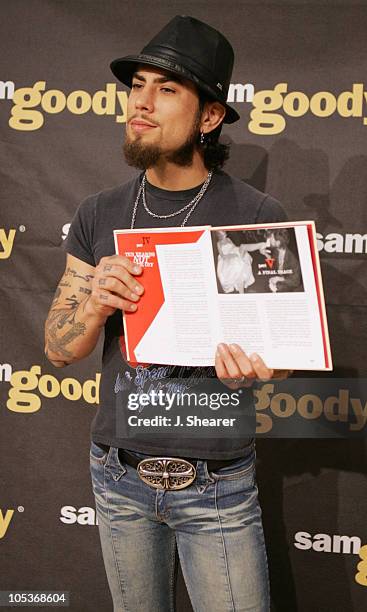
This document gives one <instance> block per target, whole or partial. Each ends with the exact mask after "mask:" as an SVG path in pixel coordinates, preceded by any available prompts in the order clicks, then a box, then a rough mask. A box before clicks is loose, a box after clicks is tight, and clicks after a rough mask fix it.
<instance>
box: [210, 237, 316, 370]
mask: <svg viewBox="0 0 367 612" xmlns="http://www.w3.org/2000/svg"><path fill="white" fill-rule="evenodd" d="M287 231H288V232H294V234H293V235H291V234H289V236H290V238H291V240H290V243H289V245H288V246H287V249H288V252H287V251H286V249H282V258H283V261H282V263H281V264H280V268H279V261H280V259H279V261H278V257H280V256H279V249H272V253H273V252H274V251H276V253H277V255H276V258H277V259H276V260H275V259H274V256H273V257H271V256H269V257H268V258H266V257H265V256H263V257H262V258H261V255H260V253H259V251H257V254H255V253H256V251H251V252H250V253H246V251H244V250H242V251H241V257H242V259H241V263H238V262H239V253H238V249H239V248H240V247H238V246H237V247H236V248H233V246H231V245H230V240H231V231H230V230H229V231H226V237H223V236H222V237H220V234H218V232H217V234H218V235H217V237H216V240H217V257H216V274H217V284H218V303H219V311H220V321H221V327H222V334H223V337H222V338H221V341H222V342H225V343H237V344H239V345H240V346H241V347H242V348H243V349H244V351H245V352H246V353H247V354H249V355H250V354H251V353H253V352H256V353H258V354H259V355H260V356H261V357H262V358H263V359H264V361H265V363H266V364H267V365H268V366H269V367H271V368H276V369H317V368H320V369H324V368H325V355H324V346H323V339H322V327H321V320H320V311H319V305H318V299H317V292H316V287H315V281H314V272H313V265H312V259H311V253H310V248H309V237H308V233H307V227H306V226H305V225H303V226H302V225H300V226H295V227H294V228H291V229H289V230H287ZM258 234H259V232H258V231H257V235H258ZM248 244H251V243H250V242H249V243H248ZM243 248H244V249H245V248H246V245H245V247H243ZM268 248H270V245H269V244H268ZM290 248H291V249H292V252H291V253H290V252H289V251H290ZM236 249H237V250H236ZM248 256H250V257H248ZM236 257H237V259H236ZM272 258H273V259H274V261H273V264H272V265H273V266H276V268H275V269H274V268H272V267H271V265H270V264H269V263H266V260H267V259H268V260H269V261H270V260H271V259H272ZM236 261H237V263H236ZM270 263H271V261H270ZM227 264H228V272H226V265H227ZM286 264H288V267H287V265H286ZM241 265H242V268H241ZM236 266H237V269H238V274H236ZM279 270H281V272H280V273H279ZM280 276H282V277H284V278H285V279H287V282H286V283H284V285H281V287H288V285H289V287H288V288H287V290H285V291H274V292H273V291H271V290H270V285H271V284H272V286H273V287H274V284H275V286H278V287H279V285H278V283H277V281H276V280H274V279H279V277H280ZM244 278H245V279H247V281H245V282H244V283H243V285H244V286H241V283H240V282H239V280H241V279H244ZM271 279H273V280H271ZM297 279H300V283H298V284H297V282H296V281H297ZM241 282H242V281H241ZM280 282H281V281H280V280H279V283H280ZM292 285H293V286H292ZM241 291H243V293H241Z"/></svg>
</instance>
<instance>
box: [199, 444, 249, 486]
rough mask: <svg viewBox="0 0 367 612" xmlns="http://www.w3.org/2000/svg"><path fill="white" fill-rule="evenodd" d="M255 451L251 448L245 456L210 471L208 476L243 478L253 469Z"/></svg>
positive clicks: (221, 478) (227, 478) (219, 478)
mask: <svg viewBox="0 0 367 612" xmlns="http://www.w3.org/2000/svg"><path fill="white" fill-rule="evenodd" d="M255 458H256V456H255V451H254V450H253V451H252V452H251V453H250V454H249V455H246V457H240V458H239V459H236V460H235V461H234V462H233V463H231V464H230V465H228V466H226V467H223V468H220V469H219V470H215V471H214V472H210V476H211V477H212V478H214V479H215V480H231V479H233V480H234V479H237V478H243V477H245V476H247V475H248V474H249V473H251V472H253V471H254V470H255Z"/></svg>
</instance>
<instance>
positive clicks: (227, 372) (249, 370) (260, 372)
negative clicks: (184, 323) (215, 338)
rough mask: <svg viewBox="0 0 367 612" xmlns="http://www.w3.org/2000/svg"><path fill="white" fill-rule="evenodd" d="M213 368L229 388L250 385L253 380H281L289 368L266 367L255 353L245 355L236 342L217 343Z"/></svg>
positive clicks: (287, 373)
mask: <svg viewBox="0 0 367 612" xmlns="http://www.w3.org/2000/svg"><path fill="white" fill-rule="evenodd" d="M215 370H216V373H217V376H218V378H219V380H220V381H221V382H222V383H223V384H225V385H226V386H227V387H229V388H230V389H240V388H241V387H251V385H252V384H253V383H254V382H255V380H260V381H266V380H269V379H271V378H275V379H277V380H283V379H284V378H287V377H288V375H289V374H290V372H291V371H290V370H273V369H272V368H268V367H267V366H266V365H265V363H264V361H263V360H262V359H261V357H260V356H259V355H257V353H253V354H252V355H250V356H247V355H246V353H245V352H244V351H243V350H242V349H241V347H240V346H238V344H229V345H228V344H224V343H221V344H218V347H217V352H216V354H215Z"/></svg>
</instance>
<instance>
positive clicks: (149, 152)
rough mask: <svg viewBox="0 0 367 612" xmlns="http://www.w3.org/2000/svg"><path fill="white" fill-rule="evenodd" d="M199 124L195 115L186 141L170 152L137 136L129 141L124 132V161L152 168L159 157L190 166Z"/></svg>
mask: <svg viewBox="0 0 367 612" xmlns="http://www.w3.org/2000/svg"><path fill="white" fill-rule="evenodd" d="M199 126H200V123H199V117H196V118H195V123H194V125H193V127H192V130H191V133H190V134H189V136H188V137H187V139H186V141H185V142H184V143H183V144H182V145H181V146H180V147H178V148H177V149H176V150H175V151H172V152H171V153H163V151H162V149H161V147H159V146H157V145H149V144H143V143H142V142H141V138H139V137H138V138H137V139H136V140H134V141H131V140H129V137H128V135H127V134H126V138H125V142H124V146H123V152H124V156H125V160H126V163H127V164H128V165H129V166H134V168H139V169H140V170H147V169H148V168H152V167H153V166H155V165H156V164H157V163H158V162H159V161H160V160H161V159H164V160H166V161H168V162H171V163H173V164H176V165H177V166H191V164H192V158H193V156H194V151H195V147H196V145H197V143H198V142H199Z"/></svg>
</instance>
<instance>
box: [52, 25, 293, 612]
mask: <svg viewBox="0 0 367 612" xmlns="http://www.w3.org/2000/svg"><path fill="white" fill-rule="evenodd" d="M232 66H233V50H232V47H231V46H230V44H229V43H228V41H227V40H226V39H225V38H224V37H223V36H222V35H221V34H220V33H219V32H217V31H216V30H214V29H213V28H211V27H210V26H208V25H206V24H205V23H202V22H200V21H198V20H196V19H193V18H191V17H175V18H174V19H173V20H172V21H171V22H170V23H169V24H168V25H166V26H165V27H164V28H163V30H162V31H161V32H159V34H157V35H156V36H155V37H154V38H153V40H152V41H151V42H150V43H148V45H147V46H146V47H145V48H144V49H143V51H142V53H140V54H138V55H136V56H128V57H125V58H120V59H117V60H115V61H114V62H112V64H111V68H112V71H113V72H114V74H115V75H116V76H117V77H118V78H119V79H120V80H121V81H122V82H123V83H125V84H127V85H129V86H131V87H132V90H131V94H130V97H129V102H128V118H127V126H126V140H125V145H124V153H125V158H126V160H127V162H128V163H129V164H130V165H133V166H136V167H138V168H140V169H142V170H143V172H142V173H141V174H140V175H139V176H138V177H136V178H134V179H133V180H131V181H130V182H128V183H127V184H125V185H122V186H118V187H116V188H114V189H110V190H107V191H104V192H101V193H99V194H96V195H93V196H91V197H89V198H87V199H86V200H85V201H84V202H83V203H82V204H81V206H80V207H79V209H78V211H77V213H76V215H75V217H74V220H73V222H72V224H71V228H70V232H69V238H68V242H67V251H68V256H67V263H66V269H65V274H64V276H63V278H62V279H61V281H60V284H59V287H58V289H57V292H56V296H55V300H54V302H53V305H52V306H51V310H50V313H49V316H48V320H47V323H46V354H47V356H48V358H49V359H50V361H51V362H52V363H53V364H54V365H55V366H57V367H58V366H63V365H66V364H68V363H73V362H74V361H77V360H79V359H82V358H83V357H85V356H86V355H88V354H89V353H90V352H91V351H92V350H93V348H94V347H95V345H96V342H97V340H98V337H99V335H100V333H101V330H102V329H104V331H105V343H104V351H103V364H102V378H101V388H100V398H101V399H100V408H99V411H98V413H97V415H96V417H95V419H94V421H93V424H92V432H91V437H92V442H91V455H90V456H91V475H92V484H93V490H94V494H95V498H96V507H97V512H98V519H99V530H100V537H101V545H102V551H103V557H104V563H105V567H106V572H107V577H108V581H109V586H110V589H111V594H112V598H113V603H114V610H119V611H120V610H121V611H122V610H129V611H130V612H154V611H155V612H166V611H170V610H173V609H174V582H175V567H176V560H175V555H176V546H177V550H178V554H179V557H180V561H181V566H182V570H183V575H184V578H185V581H186V585H187V589H188V592H189V595H190V598H191V602H192V606H193V608H194V610H195V611H198V610H210V612H226V611H227V610H228V611H229V610H237V611H238V610H252V611H255V610H256V611H257V612H259V611H265V610H268V609H269V589H268V574H267V562H266V552H265V545H264V537H263V531H262V524H261V511H260V508H259V504H258V499H257V488H256V482H255V475H254V465H255V451H254V441H253V439H252V438H251V437H247V438H236V439H231V438H228V439H227V438H210V439H205V438H204V437H203V439H200V438H192V439H187V438H183V439H178V438H177V437H176V436H174V435H172V436H168V437H167V436H166V437H165V438H160V437H159V436H154V435H152V434H151V435H146V436H145V437H144V436H136V437H131V438H129V437H126V436H125V437H124V435H123V433H122V431H121V429H120V428H119V422H120V419H121V415H123V416H125V415H126V411H127V401H128V395H129V393H130V392H132V391H135V392H138V393H141V392H143V391H146V390H147V389H150V390H151V389H154V388H155V385H158V386H159V388H167V385H168V384H169V382H170V380H171V379H173V378H176V379H180V380H182V381H184V382H187V381H189V382H190V384H192V385H193V384H194V382H193V381H194V380H195V384H196V389H200V388H203V385H204V383H203V381H202V382H200V379H202V378H203V377H205V376H206V377H208V378H210V377H215V376H217V377H218V378H219V379H220V380H222V381H223V384H226V385H227V387H230V389H232V390H237V389H240V390H241V392H243V393H244V395H246V394H247V395H248V396H250V395H251V390H250V388H249V386H250V385H251V382H252V381H253V380H255V379H256V378H259V379H269V378H271V377H272V376H273V374H274V372H273V371H272V370H270V369H269V368H267V366H266V365H265V363H264V362H263V361H262V359H261V358H260V357H259V356H257V355H252V356H248V355H247V354H246V353H245V352H244V351H243V350H242V348H240V347H239V346H238V345H235V344H234V345H231V346H227V345H224V344H222V345H219V347H218V351H217V354H216V357H215V371H214V369H213V368H212V369H206V370H205V371H202V370H204V369H202V368H177V367H170V366H167V367H162V366H159V367H158V366H155V365H154V364H152V365H150V366H147V365H145V366H144V365H141V364H131V363H128V362H127V361H126V359H125V352H124V351H125V347H124V340H123V331H122V330H123V327H122V313H126V315H127V316H128V313H129V312H134V311H135V310H136V309H137V308H139V299H140V296H141V295H142V294H143V292H144V288H143V284H144V283H143V278H142V282H140V280H139V279H140V277H141V274H142V270H141V268H140V267H139V266H136V265H134V264H133V263H132V262H131V261H130V260H128V259H127V258H124V257H121V256H115V255H113V253H114V243H113V234H112V232H113V229H121V228H124V227H125V228H130V227H161V226H178V225H203V224H210V225H213V226H218V225H225V224H235V223H256V222H259V223H260V222H276V221H281V220H284V219H285V216H284V213H283V211H282V209H281V207H280V206H279V204H278V203H277V202H276V201H275V200H274V199H272V198H271V197H270V196H267V195H265V194H262V193H260V192H259V191H257V190H256V189H253V188H252V187H250V186H248V185H246V184H245V183H243V182H242V181H239V180H236V179H233V178H231V177H229V176H228V175H227V174H225V173H224V172H222V171H221V170H220V168H221V166H222V165H223V163H224V160H225V158H226V155H227V151H226V147H225V146H224V145H221V144H219V143H218V136H219V133H220V130H221V127H222V123H223V122H226V123H232V122H234V121H236V120H237V119H238V115H237V113H236V112H235V111H234V110H233V109H232V108H230V107H229V106H228V105H227V103H226V98H227V92H228V87H229V83H230V78H231V73H232ZM209 370H211V372H210V371H209ZM218 384H219V383H218ZM158 386H157V388H158ZM204 388H205V385H204ZM157 457H158V458H159V459H156V458H157ZM162 457H163V459H162ZM172 457H173V458H174V459H173V463H171V464H170V465H171V466H173V468H172V469H173V470H174V469H180V468H181V467H182V466H184V467H185V469H186V468H187V470H188V473H190V474H191V476H188V477H187V481H185V482H184V485H183V487H182V488H177V487H176V486H175V485H172V488H168V489H167V488H162V485H161V484H159V482H161V481H160V479H161V476H159V470H160V469H161V468H162V465H163V464H164V465H168V464H167V462H166V459H167V460H168V459H169V458H172ZM147 458H148V459H150V462H149V466H150V469H151V470H153V471H154V470H157V478H156V481H157V482H158V485H156V486H155V485H154V482H152V481H151V482H150V483H147V482H146V481H143V479H142V477H141V476H142V474H143V470H142V464H141V463H140V462H141V461H142V460H144V459H147ZM144 465H146V464H144ZM157 466H158V467H157ZM167 470H169V468H167ZM193 474H196V475H195V477H194V478H193V476H192V475H193ZM162 478H163V476H162ZM165 478H166V481H165V482H167V478H171V480H170V482H175V480H174V474H173V475H172V474H170V475H169V474H166V475H165ZM185 478H186V477H185ZM186 485H187V486H186Z"/></svg>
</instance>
